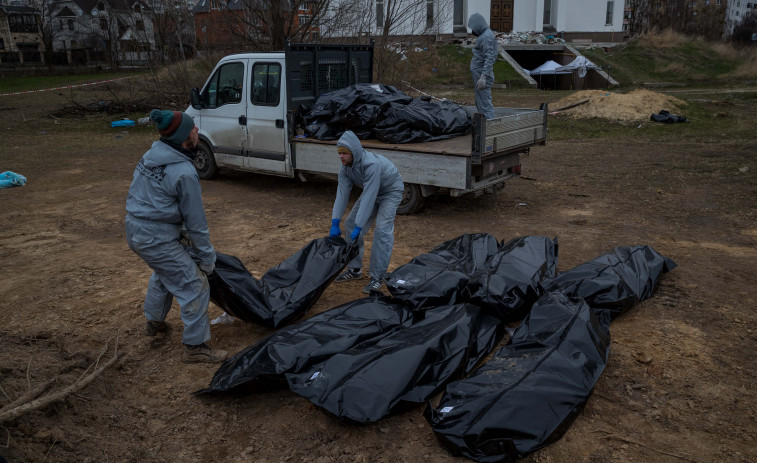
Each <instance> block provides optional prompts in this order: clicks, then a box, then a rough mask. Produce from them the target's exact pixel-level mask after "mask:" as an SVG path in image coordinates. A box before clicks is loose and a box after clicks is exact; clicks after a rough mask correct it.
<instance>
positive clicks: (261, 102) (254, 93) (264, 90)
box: [245, 60, 293, 177]
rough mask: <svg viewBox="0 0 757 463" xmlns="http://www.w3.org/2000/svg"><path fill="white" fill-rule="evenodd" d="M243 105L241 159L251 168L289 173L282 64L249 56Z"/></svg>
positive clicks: (289, 174)
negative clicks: (246, 100)
mask: <svg viewBox="0 0 757 463" xmlns="http://www.w3.org/2000/svg"><path fill="white" fill-rule="evenodd" d="M250 65H251V72H250V74H251V79H250V81H251V85H250V101H249V103H248V105H247V143H246V145H245V156H246V157H245V162H246V163H247V167H249V168H253V169H255V170H264V171H266V172H270V173H274V174H279V175H286V176H289V177H291V176H293V170H292V166H291V163H290V162H289V161H288V159H287V149H286V148H287V142H288V140H287V127H286V98H285V96H286V95H285V92H284V91H282V87H281V86H282V83H283V82H284V79H283V76H282V65H281V62H280V61H276V60H258V61H252V60H251V63H250Z"/></svg>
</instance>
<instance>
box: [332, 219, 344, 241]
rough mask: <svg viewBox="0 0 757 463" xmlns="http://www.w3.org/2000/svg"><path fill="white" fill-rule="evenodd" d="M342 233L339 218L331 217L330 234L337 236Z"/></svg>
mask: <svg viewBox="0 0 757 463" xmlns="http://www.w3.org/2000/svg"><path fill="white" fill-rule="evenodd" d="M341 234H342V230H340V229H339V219H331V230H330V231H329V236H331V237H337V236H339V235H341Z"/></svg>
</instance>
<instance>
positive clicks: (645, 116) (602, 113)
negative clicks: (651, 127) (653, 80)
mask: <svg viewBox="0 0 757 463" xmlns="http://www.w3.org/2000/svg"><path fill="white" fill-rule="evenodd" d="M585 100H589V102H588V103H584V104H581V105H578V106H575V107H573V108H569V109H565V110H562V111H559V108H564V107H566V106H570V105H572V104H575V103H580V102H582V101H585ZM685 105H686V102H685V101H682V100H679V99H678V98H675V97H672V96H670V95H665V94H663V93H657V92H652V91H649V90H644V89H637V90H633V91H631V92H629V93H613V92H608V91H607V90H583V91H580V92H576V93H573V94H572V95H570V96H567V97H565V98H563V99H561V100H559V101H558V102H556V103H554V104H553V105H552V107H553V108H556V109H558V111H557V112H556V113H557V114H560V115H565V116H568V117H571V118H574V119H590V118H592V117H599V118H602V119H609V120H612V121H620V122H626V123H630V122H643V121H648V120H649V116H651V115H652V114H654V113H658V112H660V110H662V109H666V110H668V111H670V112H674V110H676V109H678V108H681V107H683V106H685Z"/></svg>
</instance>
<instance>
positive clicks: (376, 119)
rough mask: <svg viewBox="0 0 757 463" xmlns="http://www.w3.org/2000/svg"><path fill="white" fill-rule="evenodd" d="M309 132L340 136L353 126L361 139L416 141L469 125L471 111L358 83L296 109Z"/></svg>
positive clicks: (320, 136)
mask: <svg viewBox="0 0 757 463" xmlns="http://www.w3.org/2000/svg"><path fill="white" fill-rule="evenodd" d="M297 117H298V122H299V124H298V125H300V126H302V127H304V130H305V135H307V136H308V137H311V138H316V139H318V140H336V139H337V138H339V137H340V136H341V135H342V134H343V133H344V131H345V130H351V131H352V132H353V133H354V134H355V135H357V137H358V138H359V139H361V140H368V139H377V140H380V141H383V142H385V143H417V142H425V141H433V140H442V139H445V138H452V137H456V136H459V135H464V134H466V133H468V131H470V128H471V119H470V114H469V112H468V111H466V109H465V108H463V107H462V106H460V105H458V104H456V103H453V102H451V101H448V100H441V101H431V99H430V98H413V97H410V96H408V95H406V94H405V93H403V92H401V91H400V90H398V89H396V88H395V87H392V86H391V85H383V84H354V85H350V86H349V87H345V88H343V89H340V90H336V91H333V92H329V93H325V94H323V95H321V96H320V97H318V99H317V100H316V101H315V102H314V103H313V104H312V105H303V106H302V107H300V108H299V110H298V111H297Z"/></svg>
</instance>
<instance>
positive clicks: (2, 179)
mask: <svg viewBox="0 0 757 463" xmlns="http://www.w3.org/2000/svg"><path fill="white" fill-rule="evenodd" d="M23 185H26V177H24V176H23V175H19V174H17V173H15V172H11V171H9V170H7V171H5V172H3V173H2V174H0V188H10V187H12V186H23Z"/></svg>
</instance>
